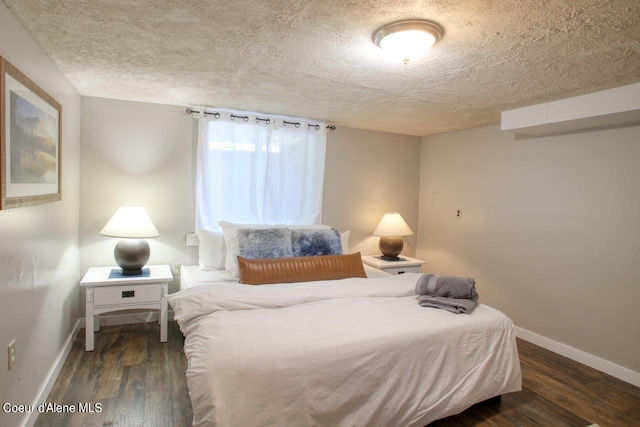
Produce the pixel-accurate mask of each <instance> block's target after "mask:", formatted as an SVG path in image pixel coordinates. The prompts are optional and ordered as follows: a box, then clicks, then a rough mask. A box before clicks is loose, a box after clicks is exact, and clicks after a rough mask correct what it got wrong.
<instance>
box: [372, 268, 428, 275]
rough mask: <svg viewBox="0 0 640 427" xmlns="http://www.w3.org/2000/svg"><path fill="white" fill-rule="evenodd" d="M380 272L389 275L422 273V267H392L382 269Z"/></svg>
mask: <svg viewBox="0 0 640 427" xmlns="http://www.w3.org/2000/svg"><path fill="white" fill-rule="evenodd" d="M382 271H384V272H385V273H389V274H404V273H422V267H420V266H417V267H394V268H384V269H382Z"/></svg>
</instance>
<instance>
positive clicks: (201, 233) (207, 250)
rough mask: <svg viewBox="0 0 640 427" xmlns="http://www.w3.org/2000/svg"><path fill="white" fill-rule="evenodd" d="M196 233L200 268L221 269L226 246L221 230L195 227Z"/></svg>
mask: <svg viewBox="0 0 640 427" xmlns="http://www.w3.org/2000/svg"><path fill="white" fill-rule="evenodd" d="M196 233H197V234H198V239H199V240H200V245H199V248H198V252H199V254H198V258H199V264H200V270H223V269H224V264H225V262H224V261H225V257H226V248H225V244H224V235H223V234H222V232H221V231H213V230H205V229H197V230H196Z"/></svg>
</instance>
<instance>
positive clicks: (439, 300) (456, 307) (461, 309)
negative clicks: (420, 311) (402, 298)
mask: <svg viewBox="0 0 640 427" xmlns="http://www.w3.org/2000/svg"><path fill="white" fill-rule="evenodd" d="M418 303H419V304H420V305H421V306H422V307H432V308H441V309H443V310H447V311H450V312H452V313H455V314H467V313H470V312H471V311H472V310H473V309H474V308H475V307H476V305H477V304H478V294H477V293H476V294H475V295H474V296H473V297H472V298H470V299H466V298H444V297H433V296H429V295H422V296H420V297H419V298H418Z"/></svg>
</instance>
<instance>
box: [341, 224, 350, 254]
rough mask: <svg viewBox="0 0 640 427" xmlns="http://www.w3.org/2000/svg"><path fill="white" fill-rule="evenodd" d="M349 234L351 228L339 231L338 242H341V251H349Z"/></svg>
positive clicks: (345, 252) (346, 252)
mask: <svg viewBox="0 0 640 427" xmlns="http://www.w3.org/2000/svg"><path fill="white" fill-rule="evenodd" d="M350 234H351V230H347V231H343V232H342V233H340V243H342V253H343V254H348V253H349V235H350Z"/></svg>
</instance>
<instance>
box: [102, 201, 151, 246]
mask: <svg viewBox="0 0 640 427" xmlns="http://www.w3.org/2000/svg"><path fill="white" fill-rule="evenodd" d="M100 234H102V235H104V236H112V237H128V238H133V239H144V238H147V237H156V236H159V235H160V233H158V229H157V228H156V226H155V225H153V222H152V221H151V218H149V214H148V213H147V211H146V210H145V208H144V207H142V206H140V205H122V206H120V208H119V209H118V210H117V211H116V213H115V214H113V216H112V217H111V219H110V220H109V222H107V225H105V226H104V228H103V229H102V230H100Z"/></svg>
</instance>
